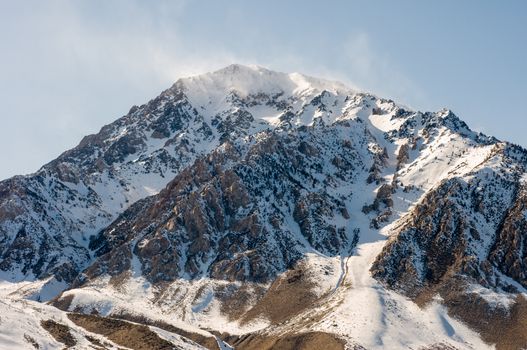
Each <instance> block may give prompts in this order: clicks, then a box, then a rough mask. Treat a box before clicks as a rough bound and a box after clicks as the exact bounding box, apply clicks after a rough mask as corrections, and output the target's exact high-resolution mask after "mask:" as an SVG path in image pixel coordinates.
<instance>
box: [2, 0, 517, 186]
mask: <svg viewBox="0 0 527 350" xmlns="http://www.w3.org/2000/svg"><path fill="white" fill-rule="evenodd" d="M526 38H527V1H522V0H517V1H514V0H511V1H503V2H498V1H490V0H489V1H483V0H481V1H476V0H465V1H459V0H445V1H422V0H415V1H409V0H401V1H393V0H391V1H388V0H386V1H384V0H376V1H353V0H347V1H344V0H343V1H330V0H328V1H310V0H302V1H298V0H289V1H284V0H280V1H278V0H266V1H247V0H229V1H226V0H225V1H222V0H209V1H205V0H194V1H191V0H171V1H164V0H156V1H146V0H144V1H133V0H126V1H125V0H122V1H121V0H85V1H76V0H68V1H66V0H47V1H41V0H38V1H37V0H33V1H32V0H27V1H16V0H12V1H7V0H0V106H1V109H0V164H1V166H0V179H3V178H7V177H10V176H13V175H15V174H26V173H31V172H34V171H36V170H38V169H39V168H40V167H41V166H42V165H44V164H45V163H47V162H48V161H50V160H52V159H54V158H56V157H57V156H58V155H59V154H60V153H62V152H63V151H65V150H66V149H69V148H72V147H74V146H76V145H77V144H78V143H79V141H80V140H81V138H82V137H83V136H85V135H88V134H92V133H96V132H97V131H98V130H99V129H100V128H101V127H102V126H103V125H105V124H108V123H110V122H112V121H114V120H115V119H117V118H119V117H121V116H123V115H125V114H126V113H127V112H128V110H129V109H130V107H131V106H133V105H140V104H143V103H145V102H147V101H148V100H150V99H152V98H154V97H155V96H157V95H158V94H159V93H160V92H161V91H162V90H164V89H166V88H168V87H169V86H170V85H172V84H173V83H174V82H175V81H176V80H177V79H178V78H179V77H183V76H189V75H194V74H200V73H204V72H207V71H211V70H216V69H219V68H222V67H224V66H226V65H228V64H231V63H242V64H257V65H261V66H264V67H267V68H269V69H273V70H278V71H283V72H295V71H297V72H301V73H305V74H308V75H313V76H318V77H323V78H329V79H335V80H340V81H342V82H344V83H348V84H350V85H351V86H353V87H357V88H359V89H361V90H364V91H368V92H372V93H374V94H376V95H379V96H382V97H386V98H392V99H394V100H395V101H397V102H398V103H401V104H404V105H407V106H410V107H412V108H415V109H419V110H423V111H437V110H439V109H441V108H443V107H447V108H450V109H452V110H453V111H454V113H456V114H457V115H458V116H459V117H460V118H461V119H463V120H464V121H466V122H467V123H468V124H469V126H470V127H471V128H472V129H474V130H477V131H481V132H484V133H487V134H490V135H493V136H496V137H498V138H499V139H503V140H508V141H511V142H514V143H516V144H520V145H522V146H527V138H526V137H525V134H526V132H527V39H526Z"/></svg>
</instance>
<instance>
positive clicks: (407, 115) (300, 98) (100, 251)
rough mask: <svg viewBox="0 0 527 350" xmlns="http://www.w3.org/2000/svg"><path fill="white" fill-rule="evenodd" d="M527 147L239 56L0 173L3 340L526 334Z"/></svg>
mask: <svg viewBox="0 0 527 350" xmlns="http://www.w3.org/2000/svg"><path fill="white" fill-rule="evenodd" d="M526 293H527V151H526V150H525V149H523V148H521V147H519V146H516V145H514V144H511V143H508V142H503V141H500V140H497V139H496V138H494V137H491V136H486V135H483V134H481V133H477V132H474V131H472V130H471V129H470V128H469V127H468V126H467V125H466V124H465V123H464V122H463V121H462V120H461V119H459V118H458V117H457V116H456V115H455V114H454V113H453V112H452V111H450V110H447V109H443V110H441V111H438V112H419V111H414V110H412V109H410V108H407V107H405V106H402V105H399V104H397V103H396V102H394V101H392V100H388V99H384V98H380V97H377V96H375V95H372V94H369V93H364V92H360V91H356V90H354V89H351V88H348V87H346V86H345V85H343V84H341V83H337V82H332V81H326V80H322V79H317V78H312V77H309V76H305V75H302V74H298V73H292V74H286V73H279V72H274V71H270V70H267V69H265V68H262V67H256V66H250V67H247V66H242V65H231V66H228V67H226V68H224V69H221V70H219V71H216V72H212V73H206V74H203V75H199V76H194V77H189V78H182V79H179V80H178V81H177V82H176V83H175V84H174V85H173V86H171V87H170V88H169V89H167V90H165V91H163V92H162V93H161V94H160V95H159V96H158V97H156V98H154V99H153V100H151V101H149V102H148V103H146V104H144V105H141V106H133V107H132V108H131V109H130V111H129V112H128V113H127V114H126V115H125V116H123V117H121V118H119V119H117V120H116V121H115V122H113V123H111V124H109V125H106V126H104V127H102V129H101V130H100V132H99V133H97V134H95V135H89V136H86V137H85V138H83V139H82V140H81V141H80V143H79V145H78V146H77V147H75V148H73V149H71V150H68V151H66V152H64V153H63V154H62V155H60V156H59V157H58V158H57V159H55V160H52V161H51V162H50V163H48V164H46V165H44V166H43V167H42V168H41V169H40V170H38V171H37V172H35V173H33V174H30V175H25V176H15V177H13V178H10V179H7V180H4V181H2V182H0V295H1V298H0V348H1V349H35V348H36V349H62V348H64V347H66V348H71V349H221V350H223V349H236V350H244V349H371V350H373V349H421V350H433V349H436V350H439V349H442V350H446V349H478V350H479V349H499V350H502V349H522V348H527V299H526V296H527V294H526Z"/></svg>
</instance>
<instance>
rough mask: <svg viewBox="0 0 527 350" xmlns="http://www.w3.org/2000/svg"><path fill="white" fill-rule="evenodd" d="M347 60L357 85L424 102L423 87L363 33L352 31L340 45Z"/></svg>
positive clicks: (385, 94) (420, 102)
mask: <svg viewBox="0 0 527 350" xmlns="http://www.w3.org/2000/svg"><path fill="white" fill-rule="evenodd" d="M342 47H343V55H344V59H345V60H347V62H348V67H346V69H347V70H348V72H347V74H346V75H347V76H349V78H350V79H351V80H352V81H353V82H354V83H355V84H356V85H358V86H359V87H361V88H362V89H366V90H369V91H373V92H375V93H376V94H379V95H381V96H385V97H392V98H393V99H395V100H397V101H401V102H402V101H404V102H405V103H408V104H413V103H415V104H417V106H416V107H423V106H425V105H426V100H427V98H426V96H425V94H424V93H423V92H422V91H423V90H422V89H420V88H419V86H418V85H417V84H416V83H415V82H414V81H412V80H411V79H410V78H409V77H408V76H407V75H406V74H405V73H404V72H403V71H402V70H401V69H400V68H399V67H397V66H396V65H395V64H394V63H393V61H392V60H390V58H389V56H388V53H387V52H384V51H383V50H382V48H377V47H374V45H373V44H372V40H371V38H370V37H369V35H368V34H366V33H358V34H354V35H351V36H350V37H349V38H348V40H347V41H345V42H344V43H343V45H342Z"/></svg>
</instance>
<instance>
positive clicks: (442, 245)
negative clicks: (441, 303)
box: [372, 144, 527, 296]
mask: <svg viewBox="0 0 527 350" xmlns="http://www.w3.org/2000/svg"><path fill="white" fill-rule="evenodd" d="M526 160H527V153H526V152H525V151H524V150H522V149H519V148H518V147H515V146H511V145H503V144H499V145H496V146H495V147H494V148H493V150H492V152H491V153H490V154H489V155H488V157H487V158H486V159H485V160H484V161H483V162H482V163H480V164H479V165H478V166H477V167H476V168H474V169H473V171H471V172H470V173H467V174H465V175H464V176H461V177H453V178H450V179H448V180H444V181H443V182H441V184H440V185H439V186H438V187H436V188H435V189H433V190H431V191H429V192H428V193H427V194H426V195H425V196H424V198H423V199H422V200H420V201H419V203H418V204H417V205H416V207H415V208H414V209H413V210H412V211H411V212H410V213H408V214H407V216H406V218H404V219H403V220H402V221H403V222H402V224H401V226H400V227H398V228H397V230H396V232H395V233H394V235H393V238H392V240H391V241H390V242H388V244H386V246H385V247H384V249H383V251H382V253H381V254H380V255H379V256H378V257H377V259H376V261H375V263H374V264H373V266H372V273H373V275H374V276H375V277H376V278H378V279H379V280H381V281H384V282H386V283H387V284H388V285H390V286H391V287H394V288H397V289H398V290H402V291H404V292H405V293H407V294H409V295H411V296H417V295H418V294H419V293H420V292H422V291H423V290H424V289H427V288H430V287H431V286H435V285H437V284H440V283H443V282H444V281H445V279H448V278H453V277H455V276H457V275H463V276H465V277H468V278H470V280H472V281H473V282H475V283H478V284H482V285H484V286H486V287H494V288H502V289H505V290H511V289H515V288H514V287H513V285H512V284H511V282H510V281H507V280H506V279H505V280H504V279H503V277H502V276H507V277H510V278H512V279H513V280H515V281H516V282H518V283H519V284H521V285H523V286H525V285H526V283H527V280H526V279H525V274H524V273H523V272H522V271H523V270H522V267H523V259H524V258H525V256H524V255H523V248H522V247H523V238H521V236H522V235H521V234H519V232H526V231H525V223H526V222H525V220H526V217H525V203H526V202H525V180H524V174H525V171H526V169H525V165H526Z"/></svg>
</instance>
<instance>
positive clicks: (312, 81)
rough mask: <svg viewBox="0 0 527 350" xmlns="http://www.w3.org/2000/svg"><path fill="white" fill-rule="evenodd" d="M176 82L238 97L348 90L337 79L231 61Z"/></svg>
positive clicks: (195, 91)
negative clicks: (217, 68)
mask: <svg viewBox="0 0 527 350" xmlns="http://www.w3.org/2000/svg"><path fill="white" fill-rule="evenodd" d="M178 82H179V84H181V85H182V86H183V87H184V90H186V92H187V94H190V95H201V94H205V93H206V94H207V95H211V94H214V93H215V94H221V95H227V94H228V93H230V92H232V91H235V92H236V93H238V94H240V95H242V96H247V95H251V94H259V93H267V94H284V95H286V96H293V95H305V94H313V93H315V94H316V93H320V92H322V91H324V90H327V91H330V92H333V93H336V94H341V93H350V92H352V89H350V88H349V87H347V86H345V85H344V84H342V83H340V82H336V81H330V80H325V79H319V78H314V77H310V76H307V75H304V74H301V73H283V72H278V71H273V70H270V69H267V68H264V67H262V66H258V65H242V64H231V65H229V66H227V67H225V68H222V69H219V70H216V71H213V72H209V73H205V74H201V75H196V76H191V77H187V78H181V79H179V80H178Z"/></svg>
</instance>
